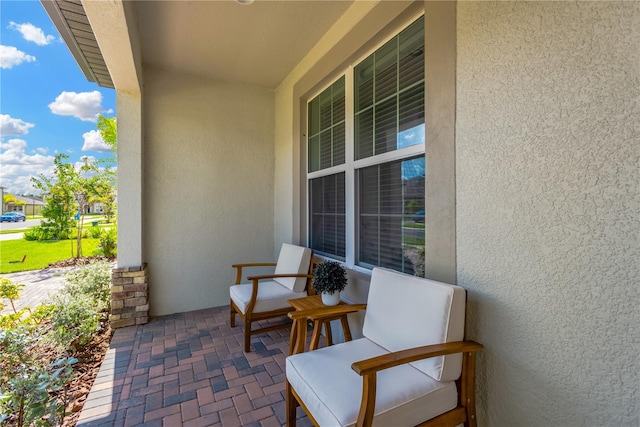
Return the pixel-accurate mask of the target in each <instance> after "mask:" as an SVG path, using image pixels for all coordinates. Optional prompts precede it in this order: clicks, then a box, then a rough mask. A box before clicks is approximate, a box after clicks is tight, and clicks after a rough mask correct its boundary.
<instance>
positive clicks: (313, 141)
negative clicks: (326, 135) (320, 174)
mask: <svg viewBox="0 0 640 427" xmlns="http://www.w3.org/2000/svg"><path fill="white" fill-rule="evenodd" d="M319 169H320V135H316V136H313V137H311V138H309V172H314V171H317V170H319Z"/></svg>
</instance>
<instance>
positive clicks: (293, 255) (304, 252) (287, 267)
mask: <svg viewBox="0 0 640 427" xmlns="http://www.w3.org/2000/svg"><path fill="white" fill-rule="evenodd" d="M311 254H312V251H311V249H309V248H304V247H302V246H295V245H291V244H289V243H283V244H282V248H281V249H280V256H279V257H278V264H277V265H276V270H275V272H274V274H308V273H309V263H310V262H311ZM274 280H276V281H277V282H278V283H280V284H281V285H283V286H286V287H287V288H289V289H291V290H292V291H294V292H304V290H305V289H304V288H305V286H306V284H307V279H306V278H304V277H299V278H295V277H286V278H281V279H274Z"/></svg>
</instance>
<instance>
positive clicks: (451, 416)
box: [286, 306, 483, 427]
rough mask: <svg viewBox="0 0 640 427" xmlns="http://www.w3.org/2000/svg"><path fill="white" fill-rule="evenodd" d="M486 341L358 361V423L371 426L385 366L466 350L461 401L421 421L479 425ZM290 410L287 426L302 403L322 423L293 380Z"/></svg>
mask: <svg viewBox="0 0 640 427" xmlns="http://www.w3.org/2000/svg"><path fill="white" fill-rule="evenodd" d="M357 308H359V307H350V306H336V307H335V309H333V310H331V311H330V312H327V311H324V312H320V311H318V310H315V311H314V310H306V311H299V312H296V313H292V314H290V315H289V316H290V317H293V316H295V317H307V319H308V320H313V321H316V320H318V321H322V320H323V317H327V318H328V317H331V316H335V315H336V314H339V313H350V312H354V311H357ZM482 348H483V345H482V344H479V343H477V342H475V341H468V340H465V341H456V342H450V343H444V344H434V345H428V346H422V347H415V348H410V349H406V350H401V351H395V352H390V353H387V354H384V355H381V356H378V357H373V358H370V359H366V360H361V361H358V362H355V363H353V364H352V365H351V369H353V370H354V371H355V372H356V373H358V374H359V375H361V376H362V399H361V402H360V411H359V413H358V420H357V422H356V425H357V426H358V427H370V426H371V424H372V423H373V416H374V412H375V402H376V386H377V374H378V372H379V371H382V370H384V369H388V368H392V367H394V366H399V365H402V364H405V363H411V362H415V361H417V360H422V359H428V358H431V357H438V356H444V355H447V354H456V353H462V373H461V374H460V378H459V379H458V380H456V387H457V389H458V405H457V406H456V407H455V408H454V409H452V410H450V411H448V412H445V413H444V414H441V415H439V416H437V417H435V418H432V419H430V420H426V421H424V422H423V423H420V424H418V425H419V426H422V427H441V426H457V425H460V424H464V425H465V426H466V427H475V426H476V425H477V420H476V394H475V370H476V369H475V354H476V352H477V351H480V350H482ZM286 399H287V400H286V412H287V423H286V425H287V427H295V425H296V408H297V407H298V406H302V409H304V412H305V413H306V414H307V416H308V417H309V419H310V420H311V422H312V423H313V424H314V425H316V426H318V425H319V424H318V422H317V421H316V420H315V419H314V418H313V416H312V415H311V413H310V411H309V409H308V408H307V407H306V406H305V405H304V403H303V402H302V399H301V398H300V396H298V394H297V393H296V391H295V390H294V389H293V387H292V386H291V384H289V381H288V380H287V382H286Z"/></svg>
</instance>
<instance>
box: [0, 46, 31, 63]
mask: <svg viewBox="0 0 640 427" xmlns="http://www.w3.org/2000/svg"><path fill="white" fill-rule="evenodd" d="M35 60H36V57H35V56H31V55H27V54H26V53H24V52H22V51H21V50H18V49H16V48H15V47H13V46H5V45H0V68H4V69H9V68H12V67H14V66H15V65H20V64H22V63H23V62H33V61H35Z"/></svg>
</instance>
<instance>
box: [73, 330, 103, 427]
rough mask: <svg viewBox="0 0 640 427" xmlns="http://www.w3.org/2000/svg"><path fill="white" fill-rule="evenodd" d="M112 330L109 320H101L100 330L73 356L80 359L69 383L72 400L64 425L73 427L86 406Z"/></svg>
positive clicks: (74, 366) (74, 367)
mask: <svg viewBox="0 0 640 427" xmlns="http://www.w3.org/2000/svg"><path fill="white" fill-rule="evenodd" d="M111 335H112V331H111V328H110V327H109V321H108V320H104V321H101V322H100V330H99V331H98V332H97V333H96V335H95V336H94V337H93V339H92V340H91V341H90V342H89V343H88V344H87V345H85V346H84V347H83V348H81V349H80V350H78V351H77V352H76V353H75V354H72V355H71V356H73V357H75V358H76V359H78V363H76V364H75V365H73V372H74V375H73V380H72V381H71V383H70V384H69V388H68V389H67V393H68V396H70V397H71V398H70V402H69V405H68V406H67V412H68V413H70V415H67V416H66V417H65V419H64V423H63V424H62V425H63V426H64V427H73V426H75V425H76V423H77V422H78V418H80V412H81V411H82V407H83V406H84V403H85V401H86V400H87V396H88V395H89V392H90V391H91V386H93V381H94V380H95V379H96V376H97V375H98V372H99V371H100V366H101V365H102V360H103V359H104V355H105V354H106V353H107V350H108V349H109V343H110V342H111Z"/></svg>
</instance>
